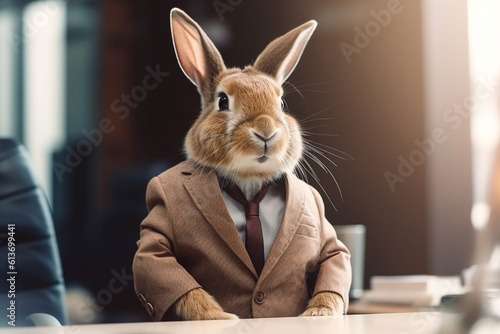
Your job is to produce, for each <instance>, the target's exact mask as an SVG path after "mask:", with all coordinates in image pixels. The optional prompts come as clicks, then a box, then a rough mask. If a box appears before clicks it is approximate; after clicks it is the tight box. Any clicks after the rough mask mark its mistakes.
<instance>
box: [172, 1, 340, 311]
mask: <svg viewBox="0 0 500 334" xmlns="http://www.w3.org/2000/svg"><path fill="white" fill-rule="evenodd" d="M171 21H172V36H173V40H174V46H175V49H176V54H177V58H178V60H179V64H180V65H181V67H182V68H183V71H184V73H185V74H186V75H187V76H188V78H189V79H190V80H191V81H192V82H193V83H194V84H196V86H197V87H198V91H199V93H200V95H201V99H202V111H201V114H200V116H199V118H198V119H197V120H196V122H195V123H194V125H193V126H192V127H191V129H190V130H189V132H188V134H187V136H186V140H185V144H184V148H185V151H186V155H187V157H188V159H190V160H193V161H194V162H196V163H197V164H198V165H200V166H203V167H209V168H213V169H215V170H216V171H217V173H218V174H219V175H221V176H225V177H227V178H229V179H231V180H232V181H234V182H236V183H237V184H238V185H239V186H240V188H242V189H243V188H245V189H246V190H248V189H260V187H261V185H262V183H263V182H267V181H269V180H272V179H274V178H276V177H277V176H279V175H281V174H283V173H285V172H290V171H293V169H294V168H295V167H296V166H297V164H298V163H299V160H300V159H301V158H302V154H303V141H302V133H301V129H300V127H299V124H298V123H297V121H296V120H295V119H294V118H293V117H292V116H290V115H288V114H286V113H285V112H283V110H282V109H281V97H282V95H283V89H282V87H281V85H282V83H283V81H285V80H286V78H287V77H288V76H289V75H290V73H291V72H292V71H293V69H294V67H295V66H296V64H297V62H298V60H299V59H300V56H301V55H302V52H303V50H304V48H305V45H306V44H307V41H308V39H309V37H310V36H311V34H312V32H313V31H314V29H315V27H316V22H314V21H310V22H307V23H305V24H303V25H301V26H299V27H297V28H295V29H293V30H292V31H290V32H289V33H287V34H285V35H283V36H282V37H280V38H278V39H276V40H274V41H273V42H271V43H270V44H269V46H268V47H267V48H266V49H265V50H264V51H263V52H262V53H261V54H260V55H259V57H258V58H257V60H256V62H255V65H254V66H247V67H246V68H245V69H243V70H241V69H226V67H225V65H224V63H223V60H222V58H221V56H220V54H219V52H218V51H217V49H216V47H215V46H214V45H213V43H212V42H211V41H210V40H209V39H208V37H207V36H206V34H205V33H204V32H203V30H202V29H201V28H200V26H199V25H198V24H197V23H196V22H195V21H194V20H192V19H191V18H190V17H189V16H188V15H187V14H186V13H184V12H183V11H181V10H179V9H173V10H172V13H171ZM220 92H224V93H225V94H227V96H228V97H229V102H230V105H229V109H230V110H229V111H218V98H219V95H218V94H219V93H220ZM263 138H264V139H263ZM175 310H176V313H177V315H178V316H180V317H181V318H184V319H232V318H234V317H235V316H234V315H230V314H227V313H225V312H224V311H223V310H222V308H221V307H220V306H219V305H218V304H217V302H216V301H215V300H214V299H213V298H212V297H211V296H210V295H209V294H208V293H207V292H205V291H203V290H201V289H196V290H192V291H191V292H189V293H187V294H186V295H184V296H182V297H181V298H180V299H179V300H178V301H177V302H176V304H175ZM343 312H344V303H343V301H342V298H341V297H340V296H339V295H337V294H335V293H330V292H324V293H319V294H318V295H316V296H315V297H314V298H312V299H311V301H310V303H309V307H308V309H307V310H306V311H305V312H304V314H303V315H308V316H316V315H334V314H342V313H343Z"/></svg>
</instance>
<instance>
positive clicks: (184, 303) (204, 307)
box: [175, 289, 238, 320]
mask: <svg viewBox="0 0 500 334" xmlns="http://www.w3.org/2000/svg"><path fill="white" fill-rule="evenodd" d="M175 313H176V314H177V315H178V316H179V317H181V318H182V319H184V320H229V319H238V317H237V316H236V315H234V314H231V313H226V312H224V310H222V307H220V305H219V304H218V303H217V302H216V301H215V299H214V298H213V297H212V296H210V295H209V294H208V293H207V292H206V291H205V290H203V289H195V290H191V291H189V292H188V293H186V294H185V295H184V296H182V297H181V298H179V300H178V301H177V302H176V303H175Z"/></svg>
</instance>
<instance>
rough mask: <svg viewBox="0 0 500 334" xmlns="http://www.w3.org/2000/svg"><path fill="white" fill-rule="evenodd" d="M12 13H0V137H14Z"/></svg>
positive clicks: (6, 11)
mask: <svg viewBox="0 0 500 334" xmlns="http://www.w3.org/2000/svg"><path fill="white" fill-rule="evenodd" d="M14 26H15V21H14V16H13V15H12V13H11V12H10V11H9V10H7V9H5V10H2V11H0V69H1V74H0V137H7V138H8V137H15V135H16V133H15V121H14V89H13V86H14V84H13V83H14V49H13V48H12V47H11V45H10V43H9V34H10V33H12V31H13V30H14Z"/></svg>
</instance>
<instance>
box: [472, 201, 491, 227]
mask: <svg viewBox="0 0 500 334" xmlns="http://www.w3.org/2000/svg"><path fill="white" fill-rule="evenodd" d="M490 212H491V209H490V206H489V205H488V204H487V203H484V202H476V203H474V205H473V206H472V210H471V220H472V226H474V228H475V229H476V230H478V231H479V230H481V229H483V228H484V227H485V226H486V224H488V220H489V219H490Z"/></svg>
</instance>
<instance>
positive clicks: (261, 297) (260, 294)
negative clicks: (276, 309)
mask: <svg viewBox="0 0 500 334" xmlns="http://www.w3.org/2000/svg"><path fill="white" fill-rule="evenodd" d="M264 299H266V294H265V293H264V292H262V291H257V293H256V294H255V296H254V297H253V300H254V301H255V302H256V303H257V304H262V303H264Z"/></svg>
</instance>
